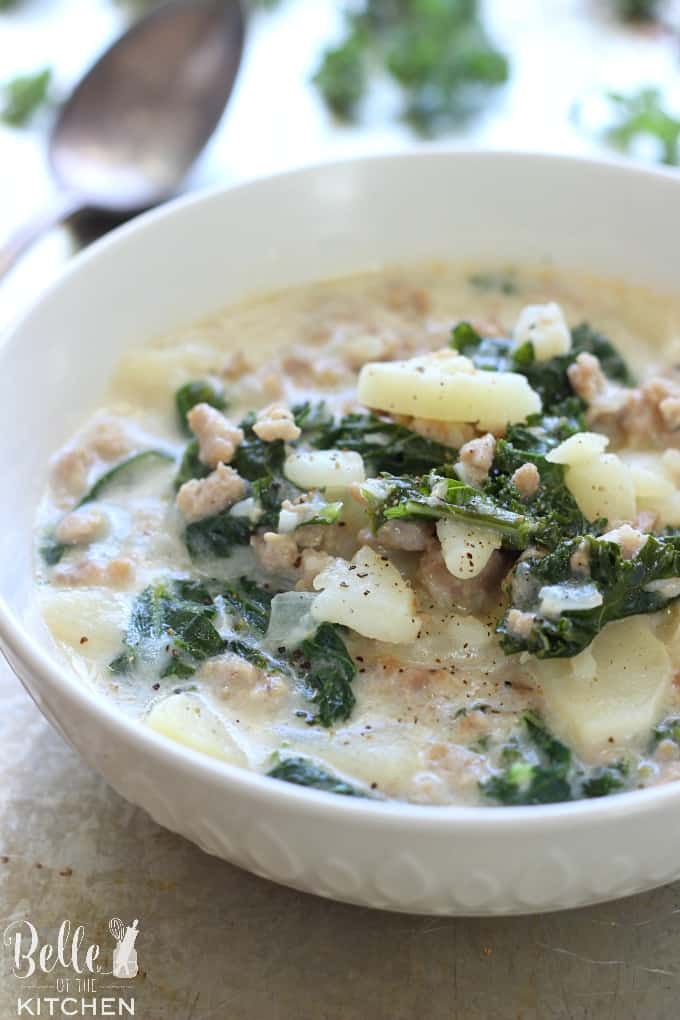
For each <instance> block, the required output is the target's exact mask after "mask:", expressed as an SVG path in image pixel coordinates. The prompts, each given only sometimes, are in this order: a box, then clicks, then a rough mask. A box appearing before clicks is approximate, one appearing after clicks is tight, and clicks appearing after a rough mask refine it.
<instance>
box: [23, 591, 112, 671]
mask: <svg viewBox="0 0 680 1020" xmlns="http://www.w3.org/2000/svg"><path fill="white" fill-rule="evenodd" d="M42 612H43V616H44V618H45V622H46V623H47V626H48V627H49V628H50V630H51V631H52V634H53V635H54V637H55V638H56V639H57V641H63V642H64V644H67V645H70V647H71V648H74V649H75V650H76V651H77V652H78V654H79V655H82V656H84V657H85V658H87V659H99V660H103V661H105V662H109V661H110V660H111V659H113V658H114V657H115V656H116V655H117V654H118V652H119V651H120V645H121V640H122V635H123V632H124V631H125V627H126V625H127V618H128V600H127V598H126V597H125V595H122V594H115V593H113V592H104V591H98V590H94V589H81V590H79V591H55V590H51V591H49V594H48V593H47V592H46V593H45V594H44V595H43V598H42ZM83 638H84V639H85V640H83Z"/></svg>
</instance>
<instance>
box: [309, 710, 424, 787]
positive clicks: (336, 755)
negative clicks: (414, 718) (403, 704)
mask: <svg viewBox="0 0 680 1020" xmlns="http://www.w3.org/2000/svg"><path fill="white" fill-rule="evenodd" d="M371 707H373V706H371ZM374 707H375V710H374V712H371V714H370V715H368V716H367V715H365V714H364V715H363V716H362V718H361V720H359V719H357V720H356V722H354V721H352V720H350V721H349V723H348V724H346V725H344V726H339V727H338V728H337V729H336V731H335V739H333V740H329V739H328V735H327V732H325V731H323V730H322V728H321V727H320V726H306V727H304V728H299V729H297V730H295V731H294V734H291V736H292V738H293V741H294V744H295V746H296V748H299V751H300V753H302V754H308V755H310V756H313V757H314V758H315V759H316V760H317V761H319V762H320V763H323V764H324V765H325V766H326V767H327V768H329V769H330V770H331V771H334V772H336V773H338V774H339V775H345V776H347V778H348V779H349V781H350V782H354V783H363V784H365V785H366V786H367V787H369V786H371V784H372V783H376V784H377V785H376V787H375V788H374V789H376V792H377V793H378V794H380V793H383V794H386V795H387V796H390V795H394V796H398V795H399V791H400V790H403V787H404V783H407V782H408V781H409V780H410V778H411V777H412V776H413V774H414V773H415V772H417V771H418V767H419V755H418V744H417V742H416V741H415V740H413V739H412V738H410V737H409V735H408V732H407V729H406V728H405V727H404V726H400V725H399V724H398V723H397V722H396V721H395V720H393V719H389V718H388V719H386V718H385V712H384V708H383V706H382V705H380V704H376V705H375V706H374ZM369 719H370V726H371V729H370V740H367V739H366V730H365V729H364V724H365V722H366V721H368V720H369Z"/></svg>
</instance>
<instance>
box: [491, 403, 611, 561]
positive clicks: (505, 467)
mask: <svg viewBox="0 0 680 1020" xmlns="http://www.w3.org/2000/svg"><path fill="white" fill-rule="evenodd" d="M562 409H563V410H564V411H566V412H567V413H566V414H564V415H562V416H560V417H542V416H541V415H533V416H532V417H531V418H530V419H529V420H528V422H527V425H511V426H510V427H509V428H508V431H507V433H506V436H505V439H499V440H498V442H497V443H496V448H495V451H494V460H493V464H492V467H491V471H490V472H489V479H488V481H487V483H486V484H485V486H484V489H483V491H484V494H485V496H487V497H488V498H491V499H494V500H496V501H497V502H498V503H499V504H501V505H502V506H504V507H506V508H507V509H508V510H512V511H513V512H514V513H516V514H519V515H521V514H528V515H529V516H530V517H531V518H532V520H533V521H534V527H533V531H532V541H533V542H535V543H538V544H540V545H542V546H546V547H547V548H550V549H552V548H554V547H555V546H556V545H557V544H558V543H559V542H560V541H561V540H562V539H564V538H566V537H568V536H572V535H582V534H584V533H586V532H587V531H589V530H591V524H590V523H589V522H588V521H587V520H586V518H585V517H584V516H583V514H582V513H581V511H580V510H579V508H578V505H577V503H576V500H575V499H574V497H573V496H572V495H571V493H570V492H569V489H568V488H567V486H566V484H565V480H564V479H565V470H564V467H563V465H561V464H553V463H552V462H551V461H549V460H547V459H546V454H547V453H549V451H550V450H552V449H554V447H556V446H557V445H558V444H559V443H561V442H562V441H563V440H564V439H567V438H568V437H569V436H570V435H573V434H574V433H575V432H578V431H581V428H582V426H581V420H582V414H581V411H580V408H579V407H578V405H577V404H575V406H574V408H573V409H572V410H573V412H574V414H572V415H570V414H569V413H568V412H569V407H568V406H567V404H566V403H565V404H563V405H562ZM527 463H529V464H534V465H535V467H536V469H537V471H538V474H539V478H540V483H539V486H538V489H537V491H536V493H535V494H534V495H532V496H530V497H528V498H523V497H522V495H521V494H520V492H519V491H518V489H517V487H516V486H515V484H514V483H513V481H512V477H513V474H514V472H515V471H517V470H518V468H520V467H522V465H523V464H527Z"/></svg>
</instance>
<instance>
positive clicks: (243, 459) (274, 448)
mask: <svg viewBox="0 0 680 1020" xmlns="http://www.w3.org/2000/svg"><path fill="white" fill-rule="evenodd" d="M255 420H256V415H255V412H254V411H253V412H251V413H250V414H247V415H246V416H245V418H244V419H243V421H242V422H241V423H240V425H241V428H242V429H243V435H244V438H243V442H242V443H239V446H238V448H237V450H236V455H235V456H234V459H233V461H232V465H233V467H235V468H236V470H237V471H238V473H239V474H240V476H241V478H245V479H247V481H249V482H255V481H257V480H258V479H260V478H270V477H276V476H278V475H280V474H281V470H282V468H283V462H284V460H285V459H286V449H285V444H284V442H283V440H282V439H275V440H274V442H272V443H266V442H265V441H264V439H260V437H259V436H258V435H257V434H256V433H255V432H254V431H253V425H254V424H255Z"/></svg>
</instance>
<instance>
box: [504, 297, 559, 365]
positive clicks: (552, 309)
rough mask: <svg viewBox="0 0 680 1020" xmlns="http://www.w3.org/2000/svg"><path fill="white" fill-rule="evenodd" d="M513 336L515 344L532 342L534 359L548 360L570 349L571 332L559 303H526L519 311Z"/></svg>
mask: <svg viewBox="0 0 680 1020" xmlns="http://www.w3.org/2000/svg"><path fill="white" fill-rule="evenodd" d="M513 338H514V341H515V344H516V345H517V346H521V345H522V344H524V343H527V341H529V342H530V343H532V344H533V348H534V356H535V358H536V361H549V360H550V358H555V357H557V356H558V355H559V354H568V353H569V351H570V350H571V333H570V332H569V327H568V326H567V323H566V320H565V318H564V314H563V312H562V309H561V308H560V306H559V305H557V304H555V302H554V301H551V302H550V303H549V304H547V305H527V307H526V308H523V309H522V311H521V312H520V313H519V318H518V319H517V323H516V325H515V330H514V333H513Z"/></svg>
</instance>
